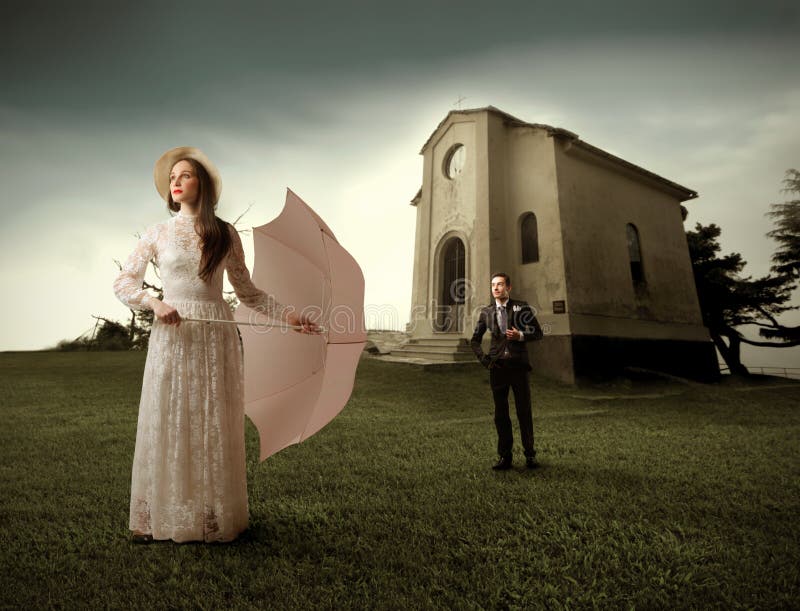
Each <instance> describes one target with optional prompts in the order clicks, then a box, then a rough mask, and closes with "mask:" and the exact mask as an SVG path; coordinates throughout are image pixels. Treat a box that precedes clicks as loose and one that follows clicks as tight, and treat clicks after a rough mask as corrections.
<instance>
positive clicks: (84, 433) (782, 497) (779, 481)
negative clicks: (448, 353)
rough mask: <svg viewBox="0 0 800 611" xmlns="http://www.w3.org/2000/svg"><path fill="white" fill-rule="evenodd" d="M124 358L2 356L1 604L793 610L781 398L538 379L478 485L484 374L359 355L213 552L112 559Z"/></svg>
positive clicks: (796, 424) (136, 550)
mask: <svg viewBox="0 0 800 611" xmlns="http://www.w3.org/2000/svg"><path fill="white" fill-rule="evenodd" d="M143 366H144V354H140V353H117V352H103V353H47V352H42V353H18V354H13V353H4V354H0V396H2V400H1V401H0V405H2V408H0V409H1V410H2V421H1V422H2V424H1V425H0V456H1V457H2V461H1V463H0V464H1V465H2V466H1V467H0V468H1V469H2V478H0V524H1V526H0V537H1V538H0V546H2V552H1V554H2V555H1V556H0V558H2V561H1V562H0V580H1V581H0V592H2V593H1V594H0V605H1V606H2V607H3V608H12V607H19V608H25V609H29V608H43V607H51V606H52V607H66V608H74V607H78V606H81V607H83V606H91V607H137V608H143V609H144V608H149V607H156V608H177V607H193V608H209V609H212V608H229V607H235V608H275V609H284V608H308V607H322V608H389V609H409V608H459V609H463V608H466V609H472V608H475V609H477V608H490V609H496V608H532V607H533V608H536V607H547V608H553V609H560V608H583V607H593V606H595V607H602V608H614V609H616V608H640V609H651V608H675V607H678V608H691V607H696V608H707V607H716V608H725V609H728V608H740V607H747V608H761V609H764V608H788V607H797V606H798V605H800V575H799V573H800V569H799V568H798V567H800V536H798V533H800V524H798V518H799V517H800V478H799V477H798V475H800V444H799V443H798V441H799V437H800V436H799V435H798V433H799V432H800V384H798V383H791V382H788V381H782V380H780V379H775V378H761V379H759V380H755V381H754V382H753V383H748V384H742V383H735V382H733V381H728V382H726V383H723V384H720V385H716V386H701V385H691V386H687V385H682V384H679V383H677V382H674V383H673V382H670V383H663V382H661V383H655V382H648V383H645V382H640V383H624V382H622V381H618V382H617V383H609V384H605V385H603V386H593V387H583V388H574V387H569V386H562V385H559V384H557V383H554V382H550V381H547V380H544V379H534V382H533V385H534V395H533V396H534V399H533V400H534V427H535V432H536V440H537V446H538V450H539V458H540V461H541V462H542V465H543V466H542V468H541V469H540V470H538V471H534V472H528V471H525V470H524V469H522V467H521V465H522V460H521V448H520V446H519V442H518V439H519V438H518V436H517V433H516V423H515V441H516V444H515V458H516V462H517V464H518V465H519V468H517V469H515V470H512V471H509V472H502V473H496V472H493V471H491V470H490V469H489V467H490V466H491V464H492V463H493V462H494V460H495V456H494V447H495V432H494V425H493V422H492V408H491V396H490V391H489V386H488V382H487V379H486V377H487V376H486V372H485V371H483V370H481V369H480V368H477V367H476V369H475V370H474V371H467V370H462V371H452V372H447V373H428V372H423V371H420V370H417V369H415V368H412V367H409V366H406V365H398V364H389V363H382V362H377V361H374V360H363V361H362V363H361V365H360V367H359V372H358V377H357V380H356V387H355V390H354V394H353V397H352V399H351V401H350V403H349V404H348V406H347V407H346V408H345V410H344V411H343V412H342V414H341V415H340V416H339V417H338V418H337V419H336V420H335V421H334V422H333V423H332V424H330V425H329V426H328V427H327V428H326V429H324V430H323V431H322V432H320V433H319V434H318V435H316V436H315V437H313V438H312V439H310V440H308V441H307V442H305V443H303V444H302V445H300V446H294V447H291V448H288V449H286V450H284V451H283V452H281V453H279V454H278V455H276V456H274V457H272V458H270V459H268V460H267V461H266V462H265V463H263V464H258V463H257V436H256V432H255V429H254V428H253V426H252V425H251V424H250V423H249V421H248V423H247V444H248V448H247V451H248V479H249V483H248V485H249V493H250V515H251V520H250V529H249V530H248V531H247V533H246V534H245V535H244V536H243V537H242V538H241V539H240V540H238V541H237V542H234V543H232V544H227V545H218V544H217V545H204V544H182V545H180V544H174V543H170V542H157V543H153V544H150V545H136V544H132V543H130V542H129V540H128V529H127V525H128V502H129V492H130V467H131V461H132V458H133V445H134V439H135V432H136V418H137V407H138V402H139V393H140V389H141V376H142V370H143Z"/></svg>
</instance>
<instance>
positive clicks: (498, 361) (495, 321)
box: [470, 272, 544, 469]
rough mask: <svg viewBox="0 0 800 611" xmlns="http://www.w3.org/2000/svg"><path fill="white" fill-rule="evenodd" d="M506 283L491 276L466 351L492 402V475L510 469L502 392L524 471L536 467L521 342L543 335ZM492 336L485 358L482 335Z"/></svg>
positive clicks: (509, 437)
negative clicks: (485, 373) (488, 297)
mask: <svg viewBox="0 0 800 611" xmlns="http://www.w3.org/2000/svg"><path fill="white" fill-rule="evenodd" d="M510 291H511V278H510V277H509V276H508V274H506V273H503V272H497V273H496V274H492V296H493V297H494V301H495V302H494V303H493V304H492V305H489V306H486V307H485V308H483V309H482V310H481V312H480V315H479V317H478V323H477V325H475V333H473V335H472V341H471V342H470V345H471V346H472V351H473V352H474V353H475V356H477V357H478V360H480V362H481V364H482V365H483V366H484V367H486V368H487V369H488V370H489V384H490V385H491V387H492V396H493V397H494V424H495V426H496V427H497V453H498V454H499V455H500V459H499V460H498V461H497V464H495V465H494V466H493V467H492V468H493V469H510V468H511V446H512V444H513V441H514V438H513V436H512V433H511V418H509V415H508V390H509V388H510V389H512V390H513V392H514V406H515V407H516V409H517V420H518V421H519V428H520V436H521V437H522V447H523V448H524V450H525V464H526V465H527V467H528V468H529V469H535V468H536V467H537V466H538V463H537V462H536V450H535V449H534V447H533V415H532V413H531V383H530V371H531V366H530V363H529V361H528V350H527V348H526V346H525V342H530V341H533V340H537V339H542V337H543V336H544V333H543V332H542V328H541V327H540V326H539V321H537V320H536V316H534V314H533V310H531V307H530V306H529V305H528V304H527V303H526V302H525V301H518V300H516V299H511V298H510V297H509V293H510ZM487 330H488V331H489V332H490V333H491V334H492V343H491V347H490V349H489V354H486V353H484V351H483V348H482V347H481V340H482V339H483V334H484V333H486V331H487Z"/></svg>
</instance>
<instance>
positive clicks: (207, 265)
mask: <svg viewBox="0 0 800 611" xmlns="http://www.w3.org/2000/svg"><path fill="white" fill-rule="evenodd" d="M179 161H188V162H189V163H190V164H191V166H192V168H194V172H195V174H196V175H197V178H198V181H199V183H200V184H199V190H198V193H197V201H198V203H199V204H200V211H199V212H198V214H197V222H196V223H195V231H196V232H197V235H199V236H200V242H201V248H202V253H203V254H202V256H201V257H200V269H199V270H198V272H197V275H198V276H200V278H201V279H202V280H203V281H204V282H208V281H209V280H210V279H211V276H212V274H213V273H214V270H215V269H217V266H218V265H219V264H220V263H221V262H222V260H223V259H224V258H225V256H226V255H227V254H228V250H229V249H230V247H231V235H230V233H228V223H226V222H225V221H223V220H222V219H221V218H219V217H218V216H217V215H216V214H214V210H215V209H216V207H217V194H216V192H215V190H214V183H213V182H212V181H211V177H210V176H209V175H208V172H207V171H206V169H205V167H204V166H203V164H202V163H200V162H198V161H195V160H194V159H178V160H176V161H175V163H178V162H179ZM173 167H175V164H173ZM168 197H169V199H168V200H167V207H168V208H169V209H170V210H172V211H173V212H178V211H179V210H180V209H181V205H180V204H179V203H177V202H175V201H174V200H173V199H172V191H171V190H170V192H169V196H168Z"/></svg>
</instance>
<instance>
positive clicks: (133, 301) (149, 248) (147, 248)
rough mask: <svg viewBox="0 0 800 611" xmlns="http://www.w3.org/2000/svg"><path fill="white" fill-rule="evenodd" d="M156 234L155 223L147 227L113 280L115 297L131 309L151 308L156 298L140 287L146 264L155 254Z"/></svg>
mask: <svg viewBox="0 0 800 611" xmlns="http://www.w3.org/2000/svg"><path fill="white" fill-rule="evenodd" d="M157 234H158V228H157V226H156V225H151V226H150V227H148V228H147V230H146V231H145V232H144V235H142V237H141V238H139V242H138V243H137V244H136V248H134V250H133V252H132V253H131V254H130V255H129V256H128V259H127V260H126V261H125V264H124V265H123V266H122V269H121V270H120V272H119V275H118V276H117V278H116V280H114V294H115V295H116V296H117V299H119V300H120V301H121V302H122V303H124V304H125V305H126V306H128V307H129V308H131V309H133V310H152V309H153V302H154V301H156V300H157V299H158V298H157V297H155V296H153V295H152V294H151V293H150V292H149V291H147V290H145V289H144V288H142V282H143V281H144V274H145V272H146V271H147V264H148V263H149V262H150V260H151V259H152V258H153V257H154V256H155V254H156V237H157Z"/></svg>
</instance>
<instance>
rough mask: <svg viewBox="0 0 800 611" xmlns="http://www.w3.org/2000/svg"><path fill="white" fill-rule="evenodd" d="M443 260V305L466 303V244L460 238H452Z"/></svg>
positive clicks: (446, 246) (445, 248)
mask: <svg viewBox="0 0 800 611" xmlns="http://www.w3.org/2000/svg"><path fill="white" fill-rule="evenodd" d="M442 259H443V263H444V266H443V267H444V269H443V272H444V273H443V275H442V280H443V283H442V303H443V304H444V305H454V304H459V303H464V297H465V292H464V242H462V241H461V240H460V239H459V238H451V239H450V240H449V241H448V243H447V244H446V245H445V247H444V253H443V255H442Z"/></svg>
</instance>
